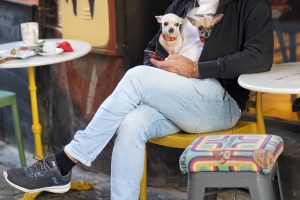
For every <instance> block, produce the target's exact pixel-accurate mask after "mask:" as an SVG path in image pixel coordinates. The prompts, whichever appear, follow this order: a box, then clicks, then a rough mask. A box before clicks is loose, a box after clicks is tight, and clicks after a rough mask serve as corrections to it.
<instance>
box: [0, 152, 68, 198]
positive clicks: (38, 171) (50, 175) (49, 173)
mask: <svg viewBox="0 0 300 200" xmlns="http://www.w3.org/2000/svg"><path fill="white" fill-rule="evenodd" d="M71 174H72V171H70V172H69V173H68V174H67V175H65V176H62V175H61V174H60V171H59V169H58V167H57V164H56V159H55V156H54V155H53V154H47V155H46V156H45V157H44V158H43V159H42V160H39V161H37V162H36V163H34V164H33V165H31V166H29V167H22V168H13V169H9V170H7V171H4V172H3V175H4V177H5V180H6V181H7V182H8V183H9V184H10V185H11V186H13V187H15V188H17V189H19V190H21V191H23V192H29V193H34V192H41V191H48V192H54V193H64V192H67V191H68V190H69V189H70V182H71Z"/></svg>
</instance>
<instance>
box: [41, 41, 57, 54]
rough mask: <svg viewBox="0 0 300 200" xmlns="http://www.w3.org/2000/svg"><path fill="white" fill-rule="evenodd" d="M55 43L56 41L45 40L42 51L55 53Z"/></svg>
mask: <svg viewBox="0 0 300 200" xmlns="http://www.w3.org/2000/svg"><path fill="white" fill-rule="evenodd" d="M56 47H57V43H56V42H45V43H44V45H43V52H45V53H55V52H56Z"/></svg>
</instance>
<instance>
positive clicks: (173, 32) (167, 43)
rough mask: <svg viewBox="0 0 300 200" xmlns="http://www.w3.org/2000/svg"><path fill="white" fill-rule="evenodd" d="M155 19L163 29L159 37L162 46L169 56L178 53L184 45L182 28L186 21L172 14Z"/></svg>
mask: <svg viewBox="0 0 300 200" xmlns="http://www.w3.org/2000/svg"><path fill="white" fill-rule="evenodd" d="M155 17H156V19H157V21H158V23H160V24H161V29H162V33H161V34H160V37H159V42H160V44H161V45H162V46H163V47H164V48H165V49H166V51H167V52H168V53H169V54H176V53H178V52H179V50H180V48H181V46H182V43H183V37H182V35H181V32H180V26H181V25H182V24H183V22H184V19H182V18H181V17H178V16H177V15H175V14H172V13H168V14H165V15H162V16H155Z"/></svg>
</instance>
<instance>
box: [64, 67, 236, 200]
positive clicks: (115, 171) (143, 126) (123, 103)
mask: <svg viewBox="0 0 300 200" xmlns="http://www.w3.org/2000/svg"><path fill="white" fill-rule="evenodd" d="M239 118H240V109H239V107H238V105H237V103H236V102H235V100H233V99H232V98H231V96H230V95H229V94H228V93H227V92H225V90H224V89H223V87H222V86H221V85H220V83H219V82H218V81H217V80H216V79H193V78H185V77H183V76H179V75H177V74H174V73H171V72H167V71H164V70H161V69H157V68H153V67H149V66H137V67H135V68H132V69H130V70H129V71H128V72H127V73H126V74H125V75H124V77H123V78H122V80H121V81H120V83H119V84H118V86H117V87H116V89H115V90H114V91H113V93H112V94H111V95H110V96H109V97H108V98H107V99H106V100H105V101H104V102H103V103H102V105H101V106H100V107H99V109H98V110H97V112H96V114H95V116H94V117H93V119H92V121H91V122H90V123H89V124H88V126H87V127H86V129H85V130H80V131H78V132H77V133H76V134H75V136H74V139H73V140H72V141H71V142H70V144H68V145H67V146H66V147H65V151H66V152H67V153H68V154H70V155H71V156H72V157H74V158H75V159H77V160H78V161H80V162H81V163H83V164H84V165H87V166H90V165H91V162H92V161H93V160H94V159H95V158H96V157H97V155H98V154H99V153H100V152H101V151H102V150H103V148H104V147H105V146H106V144H107V143H108V142H109V140H110V139H111V138H112V136H113V135H114V134H115V133H117V138H116V140H115V145H114V149H113V155H112V164H111V199H112V200H122V199H124V200H125V199H126V200H128V199H130V200H131V199H132V200H136V199H138V197H139V190H140V181H141V177H142V172H143V161H144V148H145V143H146V142H147V140H148V139H150V138H155V137H162V136H166V135H169V134H173V133H176V132H178V131H180V130H183V131H186V132H188V133H203V132H209V131H217V130H222V129H228V128H230V127H232V126H234V124H235V123H236V122H237V121H238V119H239Z"/></svg>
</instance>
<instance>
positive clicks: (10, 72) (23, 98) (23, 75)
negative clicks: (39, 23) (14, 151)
mask: <svg viewBox="0 0 300 200" xmlns="http://www.w3.org/2000/svg"><path fill="white" fill-rule="evenodd" d="M34 10H35V9H34V7H31V6H25V5H19V4H15V3H10V2H6V1H0V43H7V42H13V41H19V40H21V33H20V24H21V23H23V22H26V21H32V20H33V19H34V14H33V13H34ZM27 85H28V84H27V69H1V70H0V90H9V91H13V92H16V93H17V99H18V106H19V114H20V119H21V130H22V133H23V135H24V139H25V146H26V148H27V149H28V150H33V146H32V144H33V136H32V133H31V110H30V109H31V108H30V104H29V93H28V86H27ZM0 134H1V137H2V138H4V139H5V140H6V141H7V142H12V143H14V141H15V140H14V129H13V126H12V119H11V112H10V110H9V109H8V108H3V109H0Z"/></svg>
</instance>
